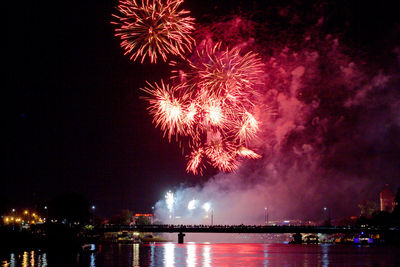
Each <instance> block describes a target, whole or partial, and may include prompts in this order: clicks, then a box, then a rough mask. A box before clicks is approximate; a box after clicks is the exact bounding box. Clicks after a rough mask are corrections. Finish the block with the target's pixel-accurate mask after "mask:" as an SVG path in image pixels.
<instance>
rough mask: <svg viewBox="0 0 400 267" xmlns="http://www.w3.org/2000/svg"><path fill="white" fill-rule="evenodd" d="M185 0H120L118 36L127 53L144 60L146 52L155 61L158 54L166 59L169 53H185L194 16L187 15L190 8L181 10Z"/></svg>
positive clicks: (187, 49) (189, 45) (188, 46)
mask: <svg viewBox="0 0 400 267" xmlns="http://www.w3.org/2000/svg"><path fill="white" fill-rule="evenodd" d="M182 2H183V0H165V1H163V0H152V1H151V0H141V3H138V2H137V1H136V0H120V2H119V5H118V8H117V9H118V11H119V13H120V15H113V17H114V18H116V19H117V20H118V21H117V22H112V24H115V25H117V26H118V28H117V29H116V30H115V36H117V37H120V39H121V47H122V48H123V49H124V50H125V53H124V54H125V55H127V54H130V55H131V56H130V59H131V60H133V61H136V59H138V58H139V57H141V62H142V63H143V61H144V60H145V58H146V56H147V57H149V58H150V62H151V63H156V62H157V59H158V57H159V56H161V58H162V59H163V60H164V61H166V60H167V55H168V54H172V55H175V56H180V57H183V54H184V53H185V52H186V51H190V50H191V49H192V43H193V42H194V40H193V38H192V37H190V33H191V32H192V31H193V30H194V19H193V18H191V17H189V16H187V15H188V14H189V13H190V12H189V11H186V10H180V11H179V10H178V8H179V6H180V5H181V4H182Z"/></svg>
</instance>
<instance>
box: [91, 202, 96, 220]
mask: <svg viewBox="0 0 400 267" xmlns="http://www.w3.org/2000/svg"><path fill="white" fill-rule="evenodd" d="M95 210H96V207H95V205H92V223H93V225H94V211H95Z"/></svg>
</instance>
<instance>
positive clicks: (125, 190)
mask: <svg viewBox="0 0 400 267" xmlns="http://www.w3.org/2000/svg"><path fill="white" fill-rule="evenodd" d="M247 2H248V1H195V0H190V1H189V0H188V1H186V3H185V4H184V6H185V8H187V9H190V10H191V11H192V15H193V16H194V17H195V18H196V19H198V20H203V21H207V20H210V18H211V20H212V18H213V16H214V15H221V14H222V15H226V14H230V13H232V10H236V11H238V12H246V11H247V10H252V11H253V12H254V11H259V10H263V9H265V10H269V9H273V8H275V6H274V5H279V6H280V8H283V7H287V8H288V9H290V8H293V9H295V10H296V11H297V12H299V14H301V15H302V16H304V17H305V18H307V17H312V16H313V14H312V12H311V11H309V10H312V7H314V8H315V6H316V5H319V4H321V3H325V11H324V12H325V13H326V14H328V15H329V16H330V17H331V20H330V21H329V23H331V24H328V25H327V29H326V30H327V31H332V33H342V34H343V35H345V34H347V37H346V36H344V38H345V39H346V38H347V39H346V40H347V41H348V42H349V43H353V46H358V47H360V48H361V49H365V50H366V51H367V52H368V51H371V50H372V49H375V48H376V47H379V48H383V47H385V42H384V41H382V40H384V38H385V37H386V35H390V34H391V33H388V28H389V29H393V27H394V26H393V25H395V23H394V22H398V21H396V19H394V16H395V15H394V10H395V8H394V7H393V4H392V2H393V3H394V1H392V2H388V3H387V5H383V4H378V2H377V3H376V4H372V5H369V6H365V5H361V4H360V3H361V1H350V2H351V3H347V1H342V2H339V3H338V4H332V3H333V2H336V1H333V2H332V3H331V2H322V1H318V2H312V1H307V2H306V4H303V3H301V1H291V2H289V1H283V2H282V1H269V2H268V1H253V2H252V4H251V5H250V4H245V3H247ZM116 3H117V1H105V0H96V1H25V0H22V1H12V3H10V4H9V7H8V8H9V9H8V25H7V47H6V50H5V51H4V52H5V53H4V54H5V56H6V64H4V66H6V72H5V73H6V75H5V86H4V87H3V92H5V95H3V103H4V104H5V112H4V113H3V114H4V117H5V123H4V124H3V132H6V138H3V140H4V147H5V150H4V151H5V153H4V154H5V162H4V163H3V164H4V166H5V174H4V175H3V176H2V177H3V178H2V182H1V183H2V184H1V193H2V194H5V197H6V198H7V199H8V205H9V207H17V208H18V207H29V206H31V205H33V203H37V202H40V201H42V200H46V199H50V198H51V197H53V196H55V195H57V194H59V193H61V192H66V191H68V192H69V191H75V192H80V193H83V194H85V195H86V197H87V198H88V200H89V201H90V203H93V204H95V205H96V207H97V210H98V212H99V213H100V214H102V215H105V216H108V215H111V214H113V213H115V212H117V211H118V210H120V209H122V208H129V209H131V210H134V211H138V212H149V211H150V210H151V206H152V205H154V203H155V202H156V201H157V200H159V199H160V198H162V197H163V195H164V193H165V191H166V190H168V189H170V188H173V187H177V186H178V185H179V184H180V183H186V184H194V183H196V182H199V183H201V182H203V181H204V180H206V179H207V176H206V177H195V176H193V175H189V174H186V172H185V167H186V165H185V159H184V157H183V156H182V153H181V151H180V149H179V147H178V146H177V145H176V144H175V143H173V144H170V143H168V140H167V139H163V138H162V133H161V132H160V131H159V130H158V129H155V128H154V127H153V125H152V122H151V117H150V116H149V115H148V114H147V112H146V103H145V102H144V101H143V100H140V99H139V96H140V95H142V93H141V92H140V91H139V90H138V88H140V87H142V86H144V85H145V81H146V80H152V81H153V80H154V81H158V80H159V79H160V78H165V77H167V76H168V66H167V64H165V63H159V64H140V63H138V62H130V61H129V58H128V57H126V56H123V53H122V49H121V48H120V47H119V40H118V39H117V38H116V37H114V36H113V34H114V27H113V25H111V24H110V20H111V14H112V13H113V12H115V5H116ZM346 3H347V4H346ZM375 12H376V13H375ZM372 13H373V14H372ZM372 15H373V16H372ZM264 19H265V18H264ZM306 23H307V21H304V23H303V24H306ZM303 24H302V23H300V26H296V27H298V28H295V29H298V30H299V31H301V30H302V28H301V27H303V26H304V25H303ZM349 25H350V26H349ZM270 26H271V27H274V23H273V22H271V23H270ZM386 26H388V27H386ZM276 27H277V29H281V27H285V24H284V23H281V24H279V25H277V26H276ZM287 27H292V28H293V25H287ZM397 27H398V24H397ZM345 28H346V29H347V30H346V31H344V30H343V31H341V29H345ZM277 31H278V30H277ZM349 35H351V36H352V37H353V38H348V36H349ZM354 43H355V45H354ZM377 43H378V44H377ZM366 54H368V56H371V57H373V55H372V54H371V53H366ZM380 60H384V59H380ZM376 62H380V61H379V60H377V61H376Z"/></svg>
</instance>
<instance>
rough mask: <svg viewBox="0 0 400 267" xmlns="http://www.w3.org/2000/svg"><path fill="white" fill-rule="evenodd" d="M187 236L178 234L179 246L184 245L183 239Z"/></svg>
mask: <svg viewBox="0 0 400 267" xmlns="http://www.w3.org/2000/svg"><path fill="white" fill-rule="evenodd" d="M184 236H185V234H184V233H182V232H180V233H179V234H178V244H183V237H184Z"/></svg>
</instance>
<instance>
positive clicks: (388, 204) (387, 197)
mask: <svg viewBox="0 0 400 267" xmlns="http://www.w3.org/2000/svg"><path fill="white" fill-rule="evenodd" d="M379 199H380V204H381V211H387V212H393V208H394V195H393V193H392V191H390V189H389V185H387V184H386V185H385V188H383V189H382V191H381V192H380V193H379Z"/></svg>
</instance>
